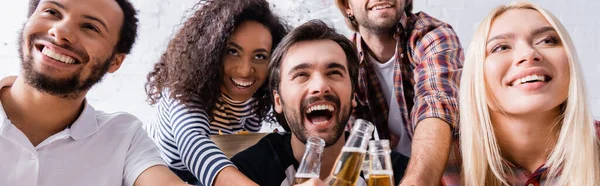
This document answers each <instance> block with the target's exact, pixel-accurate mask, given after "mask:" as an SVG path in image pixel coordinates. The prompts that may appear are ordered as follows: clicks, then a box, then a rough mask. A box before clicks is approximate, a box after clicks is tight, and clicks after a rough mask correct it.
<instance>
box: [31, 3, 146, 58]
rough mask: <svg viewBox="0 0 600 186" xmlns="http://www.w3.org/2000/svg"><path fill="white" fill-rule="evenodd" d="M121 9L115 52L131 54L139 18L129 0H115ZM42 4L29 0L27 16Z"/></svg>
mask: <svg viewBox="0 0 600 186" xmlns="http://www.w3.org/2000/svg"><path fill="white" fill-rule="evenodd" d="M115 1H117V4H119V7H121V10H122V11H123V25H122V26H121V31H120V33H119V41H118V42H117V45H116V46H115V49H114V53H124V54H129V53H130V52H131V48H133V44H134V43H135V40H136V39H137V29H138V22H139V21H138V19H137V17H136V16H137V11H136V10H135V8H134V7H133V5H132V4H131V3H130V2H129V1H128V0H115ZM39 4H40V0H29V12H27V18H29V17H31V15H32V14H33V12H35V9H37V6H38V5H39Z"/></svg>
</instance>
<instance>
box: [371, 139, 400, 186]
mask: <svg viewBox="0 0 600 186" xmlns="http://www.w3.org/2000/svg"><path fill="white" fill-rule="evenodd" d="M391 152H392V151H391V150H390V141H389V140H386V139H384V140H371V141H369V167H370V169H369V177H368V179H367V185H368V186H375V185H377V186H392V185H394V170H393V169H392V159H391V157H390V153H391Z"/></svg>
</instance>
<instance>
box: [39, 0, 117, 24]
mask: <svg viewBox="0 0 600 186" xmlns="http://www.w3.org/2000/svg"><path fill="white" fill-rule="evenodd" d="M44 3H50V4H53V5H56V6H58V7H60V8H61V9H64V10H68V9H67V8H66V7H65V5H63V4H60V3H59V2H56V1H46V2H44ZM83 18H86V19H89V20H92V21H97V22H98V23H100V24H101V25H102V26H103V27H104V29H105V30H106V31H108V27H107V26H106V23H104V22H103V21H102V20H100V19H98V18H96V17H94V16H91V15H83Z"/></svg>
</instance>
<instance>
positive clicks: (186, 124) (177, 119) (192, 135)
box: [169, 101, 233, 186]
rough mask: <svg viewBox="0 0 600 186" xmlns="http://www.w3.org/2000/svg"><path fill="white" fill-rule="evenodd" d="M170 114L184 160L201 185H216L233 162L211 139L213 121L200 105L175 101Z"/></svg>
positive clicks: (174, 133)
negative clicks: (217, 180)
mask: <svg viewBox="0 0 600 186" xmlns="http://www.w3.org/2000/svg"><path fill="white" fill-rule="evenodd" d="M169 117H170V118H171V119H170V121H171V122H172V123H171V126H172V128H173V129H172V130H173V136H174V138H175V143H176V145H177V149H178V151H179V156H180V157H181V161H182V162H183V164H185V166H186V168H187V169H188V170H189V171H190V172H191V173H192V174H193V175H194V176H196V178H198V181H200V183H202V185H207V186H210V185H213V182H214V180H215V178H216V177H217V174H218V173H219V172H220V171H221V170H223V169H224V168H225V167H227V166H233V164H232V163H231V162H230V161H229V159H227V156H225V154H223V152H222V151H221V150H220V149H219V148H218V147H217V145H216V144H215V143H214V142H213V141H212V140H210V138H209V136H210V122H209V121H210V120H209V119H208V116H207V114H206V113H205V112H204V111H203V110H200V109H198V108H195V107H193V106H192V107H190V106H187V105H185V104H182V103H180V102H177V101H174V102H173V104H171V106H170V109H169Z"/></svg>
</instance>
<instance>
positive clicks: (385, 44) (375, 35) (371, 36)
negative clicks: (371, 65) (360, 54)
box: [358, 27, 396, 63]
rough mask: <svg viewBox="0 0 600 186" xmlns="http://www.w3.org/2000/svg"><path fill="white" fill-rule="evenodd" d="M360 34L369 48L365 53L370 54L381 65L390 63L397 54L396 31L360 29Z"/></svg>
mask: <svg viewBox="0 0 600 186" xmlns="http://www.w3.org/2000/svg"><path fill="white" fill-rule="evenodd" d="M358 32H359V33H360V36H361V37H362V40H363V41H364V42H365V44H366V46H367V47H365V49H366V50H365V51H366V52H369V54H371V56H373V57H374V58H375V59H377V61H379V62H380V63H384V62H386V61H388V60H389V59H390V58H392V57H393V56H394V54H395V53H396V39H394V29H390V30H371V29H367V28H364V27H359V28H358Z"/></svg>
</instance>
